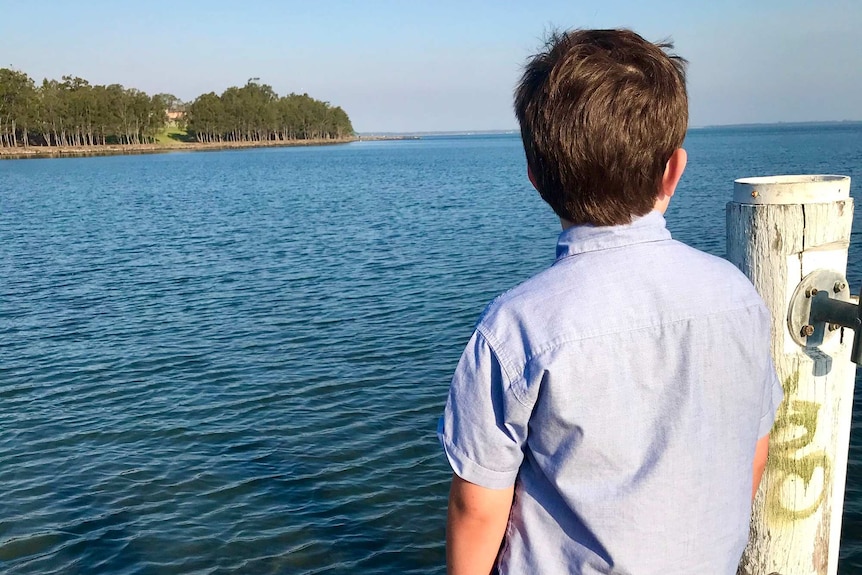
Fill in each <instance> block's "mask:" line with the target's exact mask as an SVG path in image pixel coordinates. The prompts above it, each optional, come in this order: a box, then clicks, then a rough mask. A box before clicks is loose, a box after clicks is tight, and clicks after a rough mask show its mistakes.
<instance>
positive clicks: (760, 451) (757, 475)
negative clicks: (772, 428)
mask: <svg viewBox="0 0 862 575" xmlns="http://www.w3.org/2000/svg"><path fill="white" fill-rule="evenodd" d="M768 454H769V434H768V433H767V434H766V435H764V436H763V437H761V438H760V439H758V440H757V447H755V448H754V470H753V471H754V477H753V479H754V481H753V483H752V486H751V500H752V501H754V498H755V497H756V496H757V488H758V487H759V486H760V479H761V478H762V477H763V470H764V469H766V456H767V455H768Z"/></svg>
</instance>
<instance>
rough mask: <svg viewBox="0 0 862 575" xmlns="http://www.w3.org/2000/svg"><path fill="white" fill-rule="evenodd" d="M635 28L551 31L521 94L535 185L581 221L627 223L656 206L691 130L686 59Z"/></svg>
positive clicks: (518, 106) (518, 107) (561, 212)
mask: <svg viewBox="0 0 862 575" xmlns="http://www.w3.org/2000/svg"><path fill="white" fill-rule="evenodd" d="M672 48H673V44H670V43H662V44H652V43H650V42H647V41H646V40H644V39H643V38H641V37H640V36H639V35H637V34H635V33H634V32H632V31H631V30H573V31H569V32H564V33H559V32H554V33H552V34H551V36H550V38H549V39H548V41H547V44H546V46H545V50H544V51H543V52H541V53H539V54H537V55H535V56H533V57H532V58H531V59H530V60H529V62H528V63H527V65H526V68H525V71H524V75H523V77H522V78H521V82H520V84H519V85H518V87H517V89H516V91H515V114H516V115H517V117H518V122H519V123H520V125H521V139H522V140H523V142H524V150H525V152H526V155H527V164H528V166H529V167H530V171H531V173H532V174H533V179H534V181H535V184H536V188H537V189H538V191H539V194H541V196H542V198H543V199H544V200H545V201H546V202H547V203H548V204H550V206H551V207H552V208H553V209H554V212H556V213H557V215H558V216H560V217H561V218H564V219H566V220H568V221H570V222H572V223H575V224H593V225H598V226H610V225H618V224H625V223H629V222H630V221H631V219H632V217H633V216H642V215H644V214H646V213H648V212H649V211H650V210H651V209H652V208H653V206H654V204H655V201H656V199H657V197H658V192H659V189H660V187H659V186H660V185H661V180H662V176H663V175H664V169H665V165H666V164H667V161H668V160H669V159H670V156H671V154H673V152H674V150H676V149H677V148H679V147H680V146H681V145H682V142H683V139H684V138H685V132H686V128H687V127H688V97H687V95H686V89H685V64H686V61H685V60H684V59H682V58H680V57H679V56H676V55H673V54H668V53H667V52H665V50H669V49H672Z"/></svg>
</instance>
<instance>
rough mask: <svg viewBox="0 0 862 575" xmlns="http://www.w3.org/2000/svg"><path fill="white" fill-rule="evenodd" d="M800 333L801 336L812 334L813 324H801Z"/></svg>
mask: <svg viewBox="0 0 862 575" xmlns="http://www.w3.org/2000/svg"><path fill="white" fill-rule="evenodd" d="M802 335H803V337H809V336H812V335H814V326H813V325H803V326H802Z"/></svg>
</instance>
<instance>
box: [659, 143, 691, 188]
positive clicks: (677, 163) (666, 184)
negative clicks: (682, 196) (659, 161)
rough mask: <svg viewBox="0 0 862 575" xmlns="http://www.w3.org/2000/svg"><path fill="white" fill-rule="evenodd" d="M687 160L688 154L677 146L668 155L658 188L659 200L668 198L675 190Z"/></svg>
mask: <svg viewBox="0 0 862 575" xmlns="http://www.w3.org/2000/svg"><path fill="white" fill-rule="evenodd" d="M686 162H688V154H687V153H686V151H685V150H683V149H682V148H677V149H676V150H674V151H673V154H671V155H670V159H669V160H668V161H667V164H666V165H665V167H664V176H662V179H661V190H659V200H661V199H663V198H667V199H670V198H671V196H673V193H674V192H675V191H676V185H677V184H678V183H679V179H680V178H681V177H682V173H683V172H684V171H685V164H686Z"/></svg>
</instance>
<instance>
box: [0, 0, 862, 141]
mask: <svg viewBox="0 0 862 575" xmlns="http://www.w3.org/2000/svg"><path fill="white" fill-rule="evenodd" d="M551 25H555V26H558V27H562V28H570V27H588V28H589V27H603V28H604V27H630V28H633V29H634V30H636V31H637V32H639V33H641V34H642V35H643V36H644V37H646V38H647V39H649V40H661V39H664V38H666V37H672V38H673V40H674V41H675V43H676V48H677V51H678V52H679V53H680V54H681V55H682V56H684V57H686V58H688V59H689V60H690V68H689V93H690V99H691V124H692V125H694V126H698V125H708V124H728V123H743V122H777V121H808V120H845V119H850V120H862V41H860V38H862V2H860V1H858V0H820V1H816V2H815V1H813V0H810V1H804V0H758V1H750V0H746V1H742V0H726V1H722V0H711V1H701V0H688V1H684V0H651V1H650V0H637V1H635V0H623V1H614V0H597V1H585V0H584V1H577V0H559V1H557V0H532V1H530V2H526V1H523V0H518V1H515V0H511V1H510V0H493V1H492V0H482V1H480V0H476V1H470V0H460V1H454V0H389V1H383V0H353V1H336V0H317V1H314V0H304V1H292V0H284V1H278V0H247V1H245V2H239V1H238V0H237V1H222V0H209V1H201V0H188V1H183V0H173V1H170V2H168V1H162V0H148V1H147V2H142V1H132V0H129V1H126V0H122V1H121V0H110V1H109V0H87V1H79V2H73V1H65V0H42V1H29V2H25V1H21V0H0V67H8V66H12V67H14V68H16V69H18V70H22V71H24V72H27V73H28V74H29V75H30V76H31V77H33V78H34V79H35V80H36V81H37V82H41V80H42V78H45V77H48V78H57V79H59V78H60V76H62V75H64V74H71V75H77V76H81V77H83V78H85V79H87V80H89V81H90V82H92V83H97V84H109V83H120V84H123V85H125V86H126V87H134V88H138V89H141V90H144V91H146V92H148V93H151V94H152V93H157V92H170V93H173V94H175V95H177V96H179V97H180V98H182V99H184V100H190V99H193V98H195V97H196V96H198V95H199V94H201V93H204V92H209V91H215V92H217V93H221V92H222V91H223V90H224V89H225V88H227V87H228V86H232V85H242V84H244V83H245V82H246V80H247V79H249V78H251V77H259V78H260V79H261V81H262V82H264V83H267V84H270V85H272V86H273V88H274V89H275V90H276V92H278V93H279V94H287V93H290V92H299V93H301V92H307V93H308V94H309V95H311V96H313V97H315V98H318V99H321V100H327V101H329V102H331V103H332V104H334V105H340V106H342V107H343V108H344V109H345V110H346V111H347V112H348V114H349V115H350V117H351V120H352V121H353V125H354V128H356V129H357V130H358V131H360V132H379V131H429V130H487V129H510V128H514V127H515V125H516V123H515V119H514V116H513V113H512V106H511V94H512V89H513V87H514V85H515V83H516V82H517V80H518V76H519V72H520V69H521V66H522V65H523V63H524V60H525V59H526V58H527V56H529V55H530V54H531V53H533V52H534V51H535V50H536V49H537V48H538V47H539V45H540V41H539V40H540V38H541V37H542V35H543V31H544V30H546V29H547V28H548V27H549V26H551Z"/></svg>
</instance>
